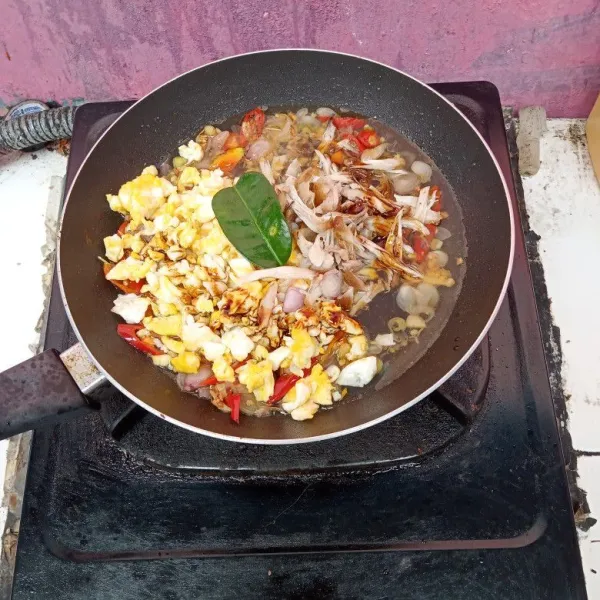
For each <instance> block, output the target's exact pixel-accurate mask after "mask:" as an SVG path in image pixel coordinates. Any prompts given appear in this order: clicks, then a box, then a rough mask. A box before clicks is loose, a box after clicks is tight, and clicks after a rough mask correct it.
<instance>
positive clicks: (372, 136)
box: [356, 129, 380, 148]
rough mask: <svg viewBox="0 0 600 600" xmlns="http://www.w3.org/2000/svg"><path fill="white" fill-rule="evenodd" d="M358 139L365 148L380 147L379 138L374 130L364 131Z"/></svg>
mask: <svg viewBox="0 0 600 600" xmlns="http://www.w3.org/2000/svg"><path fill="white" fill-rule="evenodd" d="M356 137H357V138H358V141H359V142H360V143H361V144H362V145H363V146H364V147H365V148H375V146H379V142H380V140H379V136H378V135H377V133H375V131H373V130H372V129H363V130H362V131H361V132H360V133H359V134H358V135H357V136H356Z"/></svg>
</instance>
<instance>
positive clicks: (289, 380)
mask: <svg viewBox="0 0 600 600" xmlns="http://www.w3.org/2000/svg"><path fill="white" fill-rule="evenodd" d="M318 360H319V359H318V358H317V357H316V356H315V357H314V358H313V359H312V360H311V363H310V367H308V368H306V369H304V371H302V377H308V376H309V375H310V372H311V371H312V368H313V367H314V366H315V364H317V362H318ZM302 377H299V376H298V375H294V374H293V373H287V374H286V375H282V376H281V377H278V378H277V381H276V382H275V387H274V388H273V394H272V396H271V397H270V398H269V399H268V400H267V404H275V403H277V402H279V401H280V400H281V399H282V398H283V397H284V396H285V395H286V394H287V393H288V392H289V391H290V390H291V389H292V388H293V387H294V386H295V385H296V383H298V381H300V379H302Z"/></svg>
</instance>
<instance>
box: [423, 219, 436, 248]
mask: <svg viewBox="0 0 600 600" xmlns="http://www.w3.org/2000/svg"><path fill="white" fill-rule="evenodd" d="M425 227H427V229H429V234H428V235H426V236H425V239H426V240H427V242H428V243H429V244H431V242H432V240H433V238H434V237H435V234H436V233H437V227H436V226H435V225H434V224H433V223H430V224H429V225H425Z"/></svg>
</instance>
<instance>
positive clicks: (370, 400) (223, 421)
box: [0, 50, 514, 444]
mask: <svg viewBox="0 0 600 600" xmlns="http://www.w3.org/2000/svg"><path fill="white" fill-rule="evenodd" d="M259 105H267V106H278V105H284V106H285V105H288V106H289V105H294V106H333V107H348V108H351V109H352V110H354V111H356V112H358V113H362V114H364V115H368V116H371V117H375V118H377V119H379V120H380V121H381V122H382V123H385V124H387V125H389V126H390V127H392V128H394V129H396V130H397V131H398V132H399V133H401V134H402V135H403V136H405V137H406V138H408V139H409V140H411V141H412V142H414V143H415V144H416V145H417V146H419V147H420V148H421V149H422V150H423V151H424V152H425V153H426V154H427V155H428V156H429V157H430V158H431V159H432V160H433V161H434V162H435V163H436V165H437V166H438V168H439V169H440V170H441V172H442V173H443V174H444V176H445V178H446V180H447V181H448V183H449V184H450V186H451V188H452V189H453V190H454V194H455V197H456V198H457V199H458V202H459V204H460V207H461V209H462V216H463V224H464V235H465V238H466V241H467V244H468V258H467V262H466V269H465V270H464V278H463V280H462V287H461V289H460V292H459V293H458V297H457V298H456V302H455V305H454V308H453V311H452V313H451V314H449V315H448V318H447V320H446V324H445V326H444V327H443V328H442V325H443V323H440V324H439V325H438V329H437V330H436V331H435V335H437V338H436V339H430V340H429V344H428V346H429V347H428V348H426V352H425V353H424V354H423V356H421V357H420V358H419V357H414V359H413V360H414V361H416V362H414V364H412V365H410V364H408V365H406V364H405V365H404V367H403V368H404V369H405V371H404V372H403V373H402V375H401V377H400V378H398V379H396V380H395V381H393V383H391V384H390V385H388V386H387V387H383V389H375V386H374V387H371V388H367V389H366V391H365V393H364V396H365V397H363V398H362V399H360V400H348V401H342V402H341V403H340V404H339V405H337V406H336V407H335V408H334V409H333V410H330V411H322V412H319V413H318V414H317V415H316V416H315V418H314V419H312V420H310V421H303V422H295V421H293V420H292V419H290V418H287V417H277V416H276V417H270V418H263V419H258V418H250V417H247V418H244V419H243V420H242V422H241V424H240V425H236V424H235V423H233V422H232V421H231V420H230V418H229V416H228V415H226V414H224V413H221V412H219V411H218V410H216V409H215V408H214V407H213V406H212V405H211V404H210V403H209V402H208V401H206V400H199V399H197V398H195V397H193V396H191V395H189V394H185V393H183V392H181V391H180V390H179V389H178V387H177V385H176V384H175V382H174V381H173V380H172V379H171V378H169V377H168V376H167V375H166V374H164V373H163V372H161V371H160V370H159V369H157V368H156V367H154V365H153V364H152V363H151V362H150V361H149V360H148V359H147V358H146V357H145V356H144V355H142V354H141V353H138V352H136V351H135V350H133V349H132V348H131V347H129V346H128V345H127V344H126V343H124V342H123V341H122V340H121V339H120V338H119V337H118V336H117V334H116V324H117V319H116V317H115V315H114V314H112V313H111V312H110V309H111V307H112V303H113V299H114V298H115V289H114V288H113V286H112V285H110V284H109V283H108V282H106V281H105V280H104V278H103V277H102V275H101V270H100V267H99V263H98V256H99V255H102V254H103V245H102V239H103V238H104V237H105V236H106V235H110V234H112V233H113V232H114V231H115V229H116V228H117V226H118V225H119V222H120V217H119V216H118V215H117V214H115V213H113V212H111V211H110V209H109V207H108V204H107V202H106V200H105V194H106V193H107V192H116V191H117V190H118V189H119V187H120V186H121V184H122V183H123V182H125V181H127V180H130V179H132V178H133V177H135V176H136V175H138V174H139V172H140V171H141V169H142V168H143V167H144V166H146V165H150V164H159V163H162V162H163V161H164V160H165V159H166V158H167V157H169V156H171V155H172V153H173V151H174V149H175V148H177V146H179V145H180V144H181V143H184V142H186V141H187V140H189V139H190V138H192V137H193V136H194V135H195V133H196V132H197V131H198V130H199V129H200V128H201V127H202V126H203V125H205V124H206V123H219V122H222V121H224V120H226V119H227V118H228V117H230V116H231V115H236V114H241V113H244V112H246V111H247V110H249V109H252V108H254V107H255V106H259ZM454 218H457V215H456V214H455V215H454ZM513 227H514V225H513V219H512V212H511V206H510V201H509V199H508V193H507V190H506V186H505V183H504V181H503V178H502V175H501V174H500V171H499V168H498V165H497V163H496V161H495V160H494V158H493V156H492V154H491V153H490V150H489V148H488V147H487V145H486V144H485V142H484V141H483V139H482V138H481V137H480V135H479V134H478V133H477V132H476V130H475V129H474V128H473V126H472V125H471V124H470V123H469V122H468V121H467V120H466V119H465V118H464V117H463V116H462V114H461V113H460V112H459V111H458V110H456V109H455V108H454V107H453V106H452V105H451V104H450V103H449V102H448V101H447V100H445V99H444V98H443V97H442V96H440V95H439V94H438V93H437V92H435V91H433V90H432V89H431V88H429V87H427V86H426V85H424V84H422V83H420V82H418V81H416V80H415V79H413V78H412V77H410V76H408V75H405V74H403V73H401V72H399V71H396V70H394V69H391V68H389V67H386V66H384V65H381V64H378V63H375V62H371V61H368V60H365V59H362V58H358V57H354V56H348V55H343V54H337V53H333V52H325V51H310V50H280V51H273V52H257V53H253V54H245V55H241V56H237V57H233V58H229V59H225V60H221V61H218V62H215V63H211V64H209V65H206V66H204V67H200V68H198V69H195V70H193V71H190V72H188V73H186V74H184V75H181V76H180V77H177V78H176V79H174V80H172V81H170V82H169V83H166V84H165V85H163V86H162V87H160V88H158V89H157V90H155V91H154V92H152V93H150V94H149V95H148V96H146V97H145V98H143V99H142V100H140V101H139V102H137V103H136V104H134V105H133V106H132V107H131V108H130V109H129V110H127V111H126V112H125V113H124V114H123V115H122V116H121V117H120V118H119V119H117V120H116V121H115V122H114V123H113V125H112V126H111V127H110V128H109V129H108V130H107V131H106V133H105V134H104V135H103V136H102V137H101V138H100V140H99V141H98V143H97V144H96V145H95V147H94V148H93V150H92V151H91V152H90V154H89V155H88V157H87V159H86V160H85V162H84V163H83V165H82V166H81V169H80V170H79V173H78V174H77V176H76V178H75V180H74V182H73V185H72V187H71V189H70V191H69V194H68V197H67V202H66V206H65V210H64V214H63V218H62V224H61V230H60V238H59V250H58V273H59V277H60V278H61V289H62V293H63V298H64V302H65V305H66V307H67V311H68V313H69V317H70V319H71V323H72V325H73V328H74V330H75V332H76V333H77V336H78V337H79V339H80V341H81V344H82V345H83V348H85V350H87V354H88V355H89V356H90V357H91V358H92V359H93V362H94V363H95V364H96V366H97V367H98V369H99V370H100V372H96V370H95V368H94V367H93V365H92V364H91V363H89V362H88V361H87V355H86V353H85V352H84V351H82V348H81V347H80V348H76V349H74V350H72V351H71V352H70V353H69V355H68V356H67V357H64V360H60V359H59V358H58V356H57V355H56V354H55V353H52V351H50V352H46V353H43V354H41V355H39V356H37V357H34V359H32V360H31V361H29V362H27V363H23V364H22V365H18V366H17V367H15V368H13V369H11V370H9V371H7V372H5V373H4V374H2V375H0V411H2V416H1V418H0V434H3V435H9V434H12V433H16V432H18V431H22V430H24V429H28V428H31V427H35V426H36V425H37V424H38V423H37V421H38V420H39V419H40V417H43V418H45V419H46V420H48V418H50V417H53V416H55V415H56V414H57V412H65V413H69V414H70V413H71V412H72V409H74V408H77V407H78V406H79V405H81V404H83V403H84V398H83V396H82V394H81V392H80V391H79V388H83V389H84V391H86V390H89V389H91V388H92V387H93V386H94V385H95V383H96V382H97V380H98V379H100V378H101V376H102V375H104V376H105V377H106V378H107V379H108V380H109V381H110V382H111V383H112V384H114V385H115V386H116V387H117V388H118V389H120V390H121V391H122V392H123V393H124V394H126V395H127V396H129V397H130V398H131V399H132V400H133V401H135V402H137V403H138V404H140V405H141V406H143V407H144V408H146V409H147V410H149V411H151V412H153V413H154V414H156V415H158V416H160V417H162V418H164V419H167V420H168V421H170V422H172V423H175V424H177V425H180V426H182V427H186V428H188V429H191V430H193V431H196V432H198V433H203V434H206V435H210V436H214V437H219V438H223V439H228V440H232V441H243V442H252V443H264V444H277V443H300V442H309V441H316V440H320V439H325V438H330V437H335V436H338V435H344V434H347V433H351V432H353V431H357V430H359V429H363V428H365V427H368V426H370V425H374V424H376V423H378V422H380V421H383V420H384V419H387V418H389V417H391V416H393V415H395V414H398V413H399V412H401V411H403V410H405V409H407V408H408V407H410V406H412V405H413V404H415V403H416V402H418V401H419V400H420V399H422V398H423V397H425V396H426V395H427V394H428V393H429V392H431V391H432V390H434V389H435V388H437V387H438V386H439V385H441V383H443V382H444V381H445V380H446V379H447V378H448V377H449V376H450V375H451V374H452V373H454V372H455V371H456V370H457V369H458V368H459V367H460V365H461V364H462V363H463V362H464V361H465V360H466V359H467V357H468V356H469V355H470V353H471V352H472V351H473V350H474V349H475V348H476V347H477V345H478V344H479V343H480V341H481V339H482V337H483V336H484V334H485V332H486V331H487V329H488V328H489V326H490V324H491V322H492V320H493V319H494V317H495V315H496V312H497V310H498V308H499V305H500V303H501V301H502V298H503V296H504V293H505V291H506V287H507V283H508V278H509V274H510V269H511V265H512V257H513V238H514V231H513ZM440 330H441V331H440ZM438 334H439V335H438ZM417 358H418V360H417ZM65 361H66V362H67V363H70V364H69V365H68V366H69V367H70V369H69V370H70V371H71V373H72V374H73V373H75V374H74V379H75V380H77V383H78V385H79V388H78V386H77V385H76V384H75V381H74V379H73V378H71V376H70V375H69V374H68V372H67V370H66V369H65V368H64V367H63V362H65ZM398 368H400V367H398ZM388 372H389V369H388ZM392 379H393V377H392ZM82 382H83V383H82ZM377 387H378V388H381V386H377ZM40 398H42V399H43V406H42V407H40V402H39V399H40Z"/></svg>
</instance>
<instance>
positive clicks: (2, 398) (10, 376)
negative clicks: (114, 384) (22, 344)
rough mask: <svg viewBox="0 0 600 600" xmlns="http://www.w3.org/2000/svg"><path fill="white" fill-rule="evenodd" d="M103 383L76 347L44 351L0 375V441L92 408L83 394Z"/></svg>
mask: <svg viewBox="0 0 600 600" xmlns="http://www.w3.org/2000/svg"><path fill="white" fill-rule="evenodd" d="M103 381H105V379H104V376H103V375H102V374H101V373H100V371H98V369H96V367H95V365H94V364H93V363H92V362H91V360H90V358H89V356H88V354H87V352H86V351H85V350H84V348H83V347H82V346H81V345H80V344H76V345H75V346H72V347H71V348H69V349H68V350H66V351H65V352H63V353H62V354H60V355H59V353H58V352H57V351H56V350H46V351H45V352H42V353H41V354H38V355H37V356H34V357H33V358H30V359H29V360H26V361H25V362H22V363H20V364H18V365H16V366H14V367H12V368H10V369H8V370H7V371H4V373H0V439H4V438H7V437H10V436H11V435H15V434H17V433H22V432H23V431H27V430H29V429H34V428H36V427H42V426H46V425H52V424H54V423H56V422H58V421H59V420H62V419H65V418H68V417H74V416H76V415H78V414H81V413H82V412H83V411H88V410H91V409H92V408H93V404H91V403H90V401H89V400H88V399H87V398H86V396H85V395H84V393H89V392H91V391H92V390H93V389H95V388H96V387H97V386H98V385H100V384H101V383H102V382H103Z"/></svg>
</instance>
